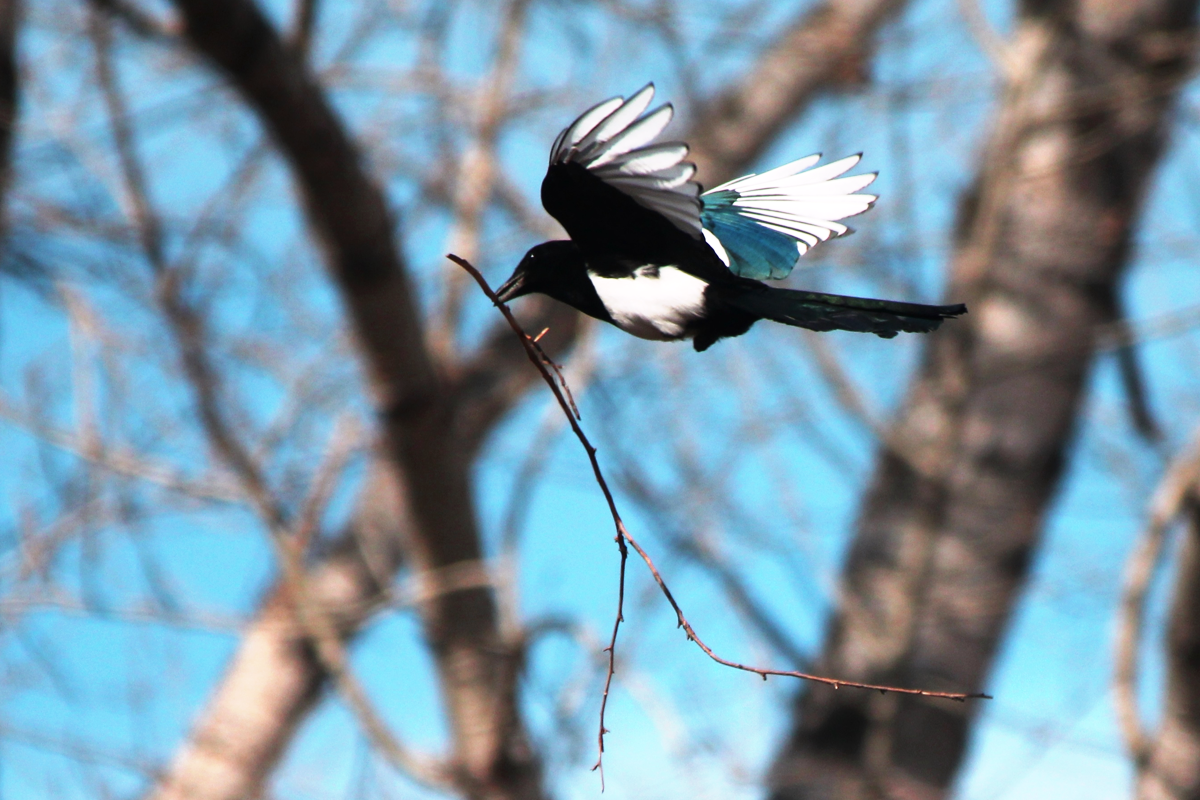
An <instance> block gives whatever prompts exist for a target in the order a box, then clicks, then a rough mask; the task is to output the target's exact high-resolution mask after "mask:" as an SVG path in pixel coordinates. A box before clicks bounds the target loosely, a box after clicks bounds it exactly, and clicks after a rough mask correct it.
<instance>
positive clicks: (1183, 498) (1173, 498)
mask: <svg viewBox="0 0 1200 800" xmlns="http://www.w3.org/2000/svg"><path fill="white" fill-rule="evenodd" d="M1197 481H1200V431H1197V432H1196V434H1195V435H1194V436H1193V439H1192V442H1191V443H1190V444H1189V445H1188V447H1187V449H1186V450H1185V451H1184V452H1182V453H1180V454H1179V455H1178V456H1177V457H1176V458H1175V459H1174V460H1173V461H1172V462H1171V464H1170V465H1169V466H1168V468H1167V471H1166V473H1165V474H1164V475H1163V478H1162V481H1161V482H1160V483H1159V485H1158V488H1157V489H1155V491H1154V496H1153V497H1152V498H1151V499H1150V506H1149V514H1148V517H1149V518H1148V519H1147V520H1146V527H1145V529H1144V530H1143V532H1142V535H1141V536H1139V537H1138V541H1137V544H1136V545H1135V547H1134V549H1133V553H1132V554H1131V555H1130V557H1129V561H1128V563H1127V564H1126V567H1125V581H1124V587H1123V589H1122V591H1121V605H1120V608H1119V609H1118V610H1117V636H1116V646H1115V652H1114V654H1113V660H1114V662H1115V665H1114V669H1113V702H1114V704H1115V706H1116V712H1117V722H1118V723H1119V724H1120V726H1121V735H1122V736H1123V737H1124V739H1125V747H1126V748H1127V749H1128V750H1129V753H1130V755H1131V756H1132V757H1133V760H1134V764H1135V765H1136V766H1137V767H1138V768H1139V769H1143V768H1144V767H1145V765H1146V762H1147V759H1148V758H1149V756H1150V742H1149V739H1148V738H1147V736H1146V731H1145V730H1144V728H1143V726H1142V721H1141V715H1140V714H1139V713H1138V701H1137V685H1138V650H1139V648H1140V647H1141V644H1142V623H1143V616H1144V614H1145V605H1146V595H1147V593H1148V592H1149V591H1150V583H1151V581H1152V580H1153V578H1154V575H1155V573H1157V572H1158V568H1159V565H1160V564H1161V563H1162V557H1163V545H1164V544H1165V543H1166V539H1167V532H1168V531H1169V530H1170V526H1171V525H1172V523H1174V522H1175V521H1176V520H1177V519H1178V518H1179V516H1180V515H1181V514H1183V513H1184V512H1185V511H1186V510H1187V506H1188V504H1189V503H1192V502H1194V501H1195V494H1196V486H1197Z"/></svg>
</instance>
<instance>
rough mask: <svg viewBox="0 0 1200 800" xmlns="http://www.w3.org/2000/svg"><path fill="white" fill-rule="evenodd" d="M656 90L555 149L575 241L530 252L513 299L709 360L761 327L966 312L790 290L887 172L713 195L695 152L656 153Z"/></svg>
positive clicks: (853, 324) (754, 182)
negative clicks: (715, 349)
mask: <svg viewBox="0 0 1200 800" xmlns="http://www.w3.org/2000/svg"><path fill="white" fill-rule="evenodd" d="M653 98H654V84H648V85H647V86H646V87H645V88H643V89H642V90H641V91H639V92H637V93H636V94H634V95H633V96H632V97H630V98H629V99H628V100H627V99H625V98H623V97H614V98H611V99H609V100H605V101H604V102H602V103H599V104H597V105H595V106H593V107H592V108H590V109H588V110H587V111H585V112H584V113H583V114H582V115H580V116H579V118H578V119H576V120H575V121H574V122H572V123H571V124H570V125H568V126H567V127H566V128H565V129H564V130H563V131H562V132H561V133H560V134H559V135H558V138H557V139H555V140H554V145H553V146H552V147H551V148H550V167H549V169H548V170H547V171H546V177H545V179H544V180H543V181H542V205H543V206H545V208H546V210H547V211H548V212H550V214H551V216H553V217H554V218H555V219H557V220H558V221H559V222H560V223H562V226H563V228H565V229H566V231H567V233H568V234H569V235H570V237H571V238H570V239H569V240H562V241H551V242H543V243H542V244H539V245H537V246H535V247H533V248H532V249H530V250H529V252H527V253H526V254H525V257H524V258H522V259H521V262H520V264H518V265H517V268H516V270H515V271H514V272H513V274H512V277H510V278H509V279H508V280H507V281H505V283H504V284H503V285H502V286H501V287H500V289H499V290H498V291H497V296H498V297H499V299H500V301H502V302H507V301H509V300H512V299H515V298H517V297H521V296H523V295H527V294H532V293H541V294H545V295H549V296H550V297H553V298H554V299H555V300H559V301H561V302H563V303H567V304H568V305H571V306H574V307H575V308H577V309H579V310H580V311H582V312H583V313H585V314H588V315H590V316H592V317H595V318H596V319H600V320H603V321H605V322H610V323H612V324H613V325H616V326H617V327H618V328H620V329H622V330H624V331H626V332H627V333H631V334H633V335H634V336H638V337H641V338H643V339H656V340H662V341H674V340H679V339H691V340H692V344H693V346H694V347H695V348H696V350H706V349H708V348H709V347H711V346H712V345H713V343H714V342H716V341H717V340H718V339H722V338H725V337H729V336H740V335H741V334H743V333H745V332H746V331H748V330H749V329H750V326H751V325H753V324H754V323H755V322H757V321H758V320H760V319H768V320H772V321H774V322H782V323H784V324H785V325H794V326H797V327H800V328H808V329H809V330H814V331H830V330H846V331H860V332H863V333H874V334H876V335H878V336H882V337H884V338H891V337H893V336H895V335H896V334H897V333H900V332H901V331H904V332H910V333H928V332H929V331H933V330H936V329H937V327H938V326H939V325H941V324H942V321H943V320H945V319H950V318H952V317H956V316H958V315H960V314H964V313H966V310H967V307H966V306H964V305H949V306H930V305H920V304H917V303H903V302H897V301H893V300H869V299H866V298H859V297H844V296H841V295H836V294H825V293H823V292H808V291H801V290H796V289H777V288H773V287H770V286H768V285H766V284H765V283H762V280H764V279H779V278H785V277H787V275H788V274H789V273H791V271H792V269H793V268H794V267H795V266H796V263H797V261H798V260H799V259H800V257H801V256H803V255H804V254H805V253H806V252H808V250H809V249H810V248H811V247H813V246H815V245H817V244H818V243H820V242H824V241H827V240H829V239H831V238H834V237H837V236H842V235H844V234H846V233H849V232H850V229H849V228H848V227H847V226H845V225H844V224H842V223H841V222H839V220H842V219H845V218H847V217H852V216H854V215H856V214H861V213H863V212H864V211H866V210H867V209H868V208H870V207H871V205H872V204H873V203H874V202H875V200H876V197H875V196H874V195H870V194H860V193H859V192H860V190H861V189H864V188H866V187H867V186H868V185H869V184H870V183H871V182H872V181H873V180H875V173H870V174H863V175H850V176H846V174H845V173H847V172H848V171H849V170H850V169H851V168H852V167H854V165H855V164H857V163H858V161H859V158H860V156H857V155H855V156H850V157H849V158H843V159H841V160H839V161H834V162H832V163H829V164H825V165H823V166H817V164H818V162H819V161H820V160H821V156H820V155H812V156H808V157H806V158H802V159H800V160H798V161H793V162H791V163H790V164H785V165H783V166H782V167H778V168H776V169H773V170H770V171H769V172H764V173H762V174H761V175H754V174H751V175H746V176H745V177H742V178H738V179H736V180H732V181H729V182H728V183H724V184H722V185H720V186H718V187H716V188H715V189H711V190H709V191H707V192H705V191H703V190H702V189H701V186H700V184H698V183H697V182H696V181H694V180H692V178H693V176H694V175H695V172H696V167H695V165H694V164H692V163H690V162H688V161H686V160H685V159H686V157H687V153H688V147H687V145H686V144H683V143H682V142H657V141H656V139H657V138H658V136H659V134H661V133H662V131H663V129H664V128H666V126H667V123H668V122H670V120H671V115H672V113H673V110H672V107H671V105H670V104H666V105H662V106H659V107H658V108H656V109H655V110H653V111H650V112H649V113H646V109H647V108H649V106H650V102H651V100H652V99H653Z"/></svg>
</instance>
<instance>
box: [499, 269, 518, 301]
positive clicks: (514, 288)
mask: <svg viewBox="0 0 1200 800" xmlns="http://www.w3.org/2000/svg"><path fill="white" fill-rule="evenodd" d="M524 289H525V273H523V272H514V273H513V274H512V277H511V278H509V279H508V280H506V281H505V282H504V285H503V286H501V287H500V288H499V289H497V290H496V299H497V300H499V301H500V302H501V303H507V302H508V301H509V300H513V299H515V298H518V297H520V296H521V295H523V294H525V292H524Z"/></svg>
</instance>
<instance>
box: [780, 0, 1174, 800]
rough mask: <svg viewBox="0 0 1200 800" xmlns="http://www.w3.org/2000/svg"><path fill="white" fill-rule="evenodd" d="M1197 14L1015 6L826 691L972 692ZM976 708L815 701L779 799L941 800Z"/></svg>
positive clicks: (1130, 4)
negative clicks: (1001, 79) (954, 311)
mask: <svg viewBox="0 0 1200 800" xmlns="http://www.w3.org/2000/svg"><path fill="white" fill-rule="evenodd" d="M1195 12H1196V0H1092V1H1091V2H1089V1H1087V0H1080V1H1079V2H1068V1H1067V0H1027V1H1026V2H1024V3H1023V4H1022V5H1021V8H1020V16H1019V22H1018V26H1017V30H1016V35H1015V37H1014V41H1013V43H1012V45H1011V46H1010V47H1009V48H1008V51H1007V58H1005V62H1006V63H1007V64H1009V65H1010V66H1009V67H1008V69H1009V70H1010V74H1008V75H1007V76H1006V77H1007V79H1008V83H1007V87H1006V90H1005V92H1004V94H1003V98H1002V104H1001V108H1000V111H999V114H998V117H997V120H996V123H995V125H994V129H993V133H992V135H991V138H990V141H989V142H988V145H987V147H986V149H985V151H984V153H983V157H982V162H981V168H980V170H979V173H978V175H977V178H976V180H975V183H974V188H973V189H972V190H971V191H970V192H968V194H967V195H966V197H965V198H964V200H963V202H962V206H961V209H960V219H959V225H958V231H957V234H956V242H955V252H954V256H953V262H952V265H951V272H950V280H949V288H948V290H947V298H948V299H949V300H953V301H965V302H966V303H967V304H968V306H969V308H970V314H968V315H967V316H966V317H965V318H963V319H961V320H957V321H955V322H952V323H949V324H947V325H946V326H944V327H943V329H942V330H941V331H939V332H938V333H936V334H932V336H931V338H930V341H929V344H928V349H927V350H926V352H925V355H924V358H923V361H922V365H921V367H920V369H919V371H918V374H917V375H916V377H915V378H914V380H913V383H912V385H911V387H910V389H909V392H908V395H907V398H906V400H905V402H904V405H903V407H902V408H901V410H900V412H899V414H898V417H897V420H896V422H895V424H894V429H893V431H892V433H893V435H892V436H889V437H888V445H887V447H886V448H885V449H884V450H883V451H882V452H881V453H880V455H879V458H878V462H877V465H876V469H875V474H874V477H873V480H872V482H871V484H870V487H869V489H868V491H867V494H866V496H865V498H864V501H863V507H862V513H861V518H860V521H859V523H858V530H857V537H856V539H855V541H854V543H853V545H852V547H851V550H850V554H849V557H848V561H847V564H846V566H845V570H844V575H843V586H842V592H841V594H840V606H839V609H838V611H837V614H836V616H835V617H834V619H833V620H832V621H831V624H830V627H829V632H828V635H827V640H826V643H825V647H824V650H823V655H822V658H821V670H820V671H821V672H822V673H823V674H827V675H837V676H840V677H844V678H848V679H853V680H859V681H869V682H872V683H889V684H900V685H908V686H918V687H922V688H929V689H949V690H955V691H978V690H979V689H981V688H982V687H983V686H984V684H985V681H986V679H987V674H988V670H989V668H990V666H991V663H992V659H993V657H994V654H995V651H996V648H997V645H998V643H999V640H1000V637H1001V635H1002V634H1003V633H1004V629H1005V626H1006V624H1007V622H1008V618H1009V615H1010V613H1011V611H1012V608H1013V606H1014V603H1015V602H1016V600H1017V595H1018V592H1019V590H1020V588H1021V586H1022V583H1023V581H1024V579H1025V576H1026V574H1027V571H1028V566H1029V563H1030V558H1031V553H1032V552H1033V549H1034V547H1035V546H1036V544H1037V540H1038V535H1039V532H1040V530H1041V526H1042V520H1043V518H1044V516H1045V513H1046V509H1047V506H1048V504H1049V503H1050V501H1051V500H1052V498H1053V496H1054V493H1055V490H1056V488H1057V486H1058V482H1059V479H1060V477H1061V475H1062V472H1063V466H1064V462H1065V458H1066V453H1067V448H1068V447H1069V445H1070V442H1071V438H1072V433H1073V429H1074V427H1075V420H1076V416H1077V413H1078V410H1079V408H1080V405H1081V401H1082V394H1083V388H1084V385H1085V381H1086V378H1087V375H1088V371H1089V367H1090V365H1091V362H1092V351H1093V344H1094V342H1093V339H1094V336H1095V330H1096V327H1097V326H1098V325H1102V324H1104V323H1107V322H1110V321H1111V320H1112V319H1113V315H1114V313H1115V312H1114V308H1115V306H1116V304H1115V303H1114V297H1115V296H1116V292H1117V291H1118V286H1119V281H1120V278H1121V275H1122V272H1123V270H1124V267H1125V265H1126V263H1127V261H1128V254H1129V247H1130V240H1131V235H1132V229H1133V224H1134V222H1135V220H1136V217H1137V214H1138V211H1139V208H1140V206H1141V200H1142V197H1143V194H1144V192H1145V188H1146V185H1147V183H1148V180H1149V178H1150V176H1151V173H1152V171H1153V168H1154V165H1155V163H1156V161H1157V159H1158V157H1159V154H1160V153H1161V151H1162V149H1163V141H1164V134H1165V131H1166V129H1167V126H1168V124H1169V122H1170V117H1171V113H1170V112H1171V109H1172V107H1173V103H1174V100H1175V93H1176V90H1177V88H1178V86H1179V83H1180V80H1181V78H1182V77H1183V75H1184V72H1185V70H1186V68H1187V66H1188V57H1189V54H1190V49H1191V48H1192V47H1193V45H1192V41H1193V40H1192V38H1191V26H1192V24H1193V21H1194V18H1195ZM978 708H979V704H978V703H967V704H955V703H950V702H946V701H940V700H932V699H924V698H920V697H911V696H898V695H879V694H876V693H864V692H853V691H849V690H846V689H842V690H840V691H834V690H832V689H829V688H826V687H818V686H814V687H808V688H807V689H806V690H805V691H804V692H803V694H802V695H801V697H800V698H799V699H798V701H797V707H796V714H797V717H796V721H795V724H794V729H793V731H792V733H791V735H790V736H789V738H788V739H787V741H786V743H785V745H784V747H783V748H782V750H781V752H780V753H779V754H778V756H777V760H776V763H775V765H774V769H773V771H772V774H771V787H772V797H773V798H774V800H802V799H803V800H835V799H836V800H860V799H862V798H905V800H934V799H935V798H941V797H944V796H945V794H946V791H947V789H948V787H949V786H950V784H951V782H952V781H953V779H954V776H955V773H956V772H957V770H958V767H959V764H960V762H961V760H962V756H963V753H964V750H965V747H966V744H967V738H968V733H969V729H970V724H971V721H972V718H973V716H974V714H975V712H976V710H977V709H978Z"/></svg>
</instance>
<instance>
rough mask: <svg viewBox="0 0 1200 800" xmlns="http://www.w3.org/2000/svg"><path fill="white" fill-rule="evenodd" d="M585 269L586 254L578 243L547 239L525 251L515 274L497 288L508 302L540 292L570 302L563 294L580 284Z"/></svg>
mask: <svg viewBox="0 0 1200 800" xmlns="http://www.w3.org/2000/svg"><path fill="white" fill-rule="evenodd" d="M585 270H586V264H585V262H584V259H583V253H582V252H581V251H580V250H579V246H578V245H576V244H575V243H574V242H572V241H555V242H543V243H542V244H539V245H537V246H536V247H534V248H532V249H530V251H529V252H528V253H526V254H525V257H524V258H522V259H521V263H520V264H518V265H517V268H516V269H515V270H513V274H512V276H511V277H510V278H509V279H508V280H506V281H505V282H504V285H503V286H501V287H500V288H499V289H498V290H497V291H496V296H497V297H499V298H500V301H501V302H503V303H507V302H508V301H509V300H515V299H516V298H518V297H523V296H524V295H527V294H534V293H535V292H540V293H542V294H547V295H550V296H551V297H553V298H555V299H556V300H565V301H566V302H570V301H569V300H567V298H565V297H563V296H562V295H563V290H564V289H566V287H568V286H571V285H573V284H574V283H576V282H577V280H578V279H579V277H581V276H582V275H583V274H584V272H585Z"/></svg>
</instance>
